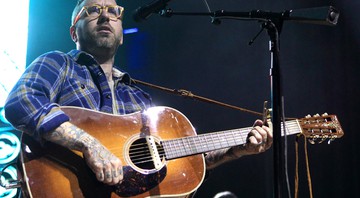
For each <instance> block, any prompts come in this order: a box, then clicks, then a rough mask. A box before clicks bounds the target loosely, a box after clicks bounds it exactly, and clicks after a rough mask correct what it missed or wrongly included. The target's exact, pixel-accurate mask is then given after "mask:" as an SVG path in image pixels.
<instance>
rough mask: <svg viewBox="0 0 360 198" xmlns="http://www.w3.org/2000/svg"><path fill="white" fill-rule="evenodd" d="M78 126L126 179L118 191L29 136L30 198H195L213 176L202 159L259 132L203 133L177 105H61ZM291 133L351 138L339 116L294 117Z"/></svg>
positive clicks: (24, 161) (65, 153) (25, 166)
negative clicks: (121, 109) (115, 108)
mask: <svg viewBox="0 0 360 198" xmlns="http://www.w3.org/2000/svg"><path fill="white" fill-rule="evenodd" d="M61 109H62V110H63V111H64V112H65V113H66V114H67V115H69V116H70V118H71V120H70V122H71V123H73V124H75V125H76V126H78V127H80V128H82V129H83V130H85V131H87V132H88V133H89V134H91V135H92V136H94V137H95V138H97V139H98V140H100V141H101V143H102V144H103V145H105V146H106V147H107V148H108V149H109V150H110V151H111V152H112V153H114V154H115V155H116V156H117V157H118V158H119V159H120V160H121V161H122V163H123V171H124V180H123V181H122V183H121V184H118V185H115V186H109V185H105V184H103V183H101V182H98V181H97V180H96V177H95V175H94V174H93V172H92V171H91V170H90V169H89V168H88V166H87V165H86V162H85V160H84V159H83V157H82V155H81V153H79V152H77V151H71V150H68V149H65V148H63V147H61V146H58V145H56V144H53V143H50V142H46V143H44V144H39V143H38V142H35V141H34V140H33V139H32V138H31V137H28V136H27V135H26V134H23V135H22V143H23V144H22V152H21V155H20V159H21V160H20V164H21V167H22V168H21V170H20V172H21V175H22V191H23V194H24V195H25V197H34V198H43V197H44V198H45V197H52V198H55V197H59V198H60V197H61V198H68V197H69V198H70V197H96V198H108V197H187V196H191V194H192V193H193V192H194V191H195V190H196V189H197V188H199V186H200V185H201V183H202V182H203V180H204V177H205V173H206V171H205V161H204V156H203V155H202V154H203V153H205V152H209V151H212V150H216V149H221V148H226V147H231V146H236V145H242V144H244V143H246V137H247V134H248V132H249V131H250V130H251V127H248V128H242V129H233V130H227V131H220V132H213V133H206V134H201V135H197V134H196V131H195V129H194V127H193V126H192V124H191V123H190V122H189V120H188V119H187V118H186V117H185V116H184V115H183V114H182V113H181V112H179V111H177V110H175V109H173V108H169V107H152V108H149V109H147V110H146V111H143V112H138V113H133V114H128V115H112V114H107V113H101V112H97V111H93V110H89V109H84V108H79V107H61ZM284 124H285V125H283V126H285V128H286V130H282V133H283V135H284V134H285V133H284V132H286V135H291V134H299V133H302V134H304V135H305V136H306V137H307V138H309V139H310V140H311V141H320V142H321V141H324V140H328V141H332V140H334V139H336V138H340V137H341V136H342V135H343V131H342V129H341V126H340V123H339V121H338V119H337V117H336V116H335V115H322V116H313V117H306V118H303V119H294V120H290V121H286V122H285V123H284Z"/></svg>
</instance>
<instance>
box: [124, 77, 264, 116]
mask: <svg viewBox="0 0 360 198" xmlns="http://www.w3.org/2000/svg"><path fill="white" fill-rule="evenodd" d="M131 80H132V82H134V83H135V84H142V85H145V86H148V87H151V88H155V89H158V90H161V91H165V92H168V93H171V94H174V95H178V96H183V97H187V98H190V99H195V100H199V101H202V102H207V103H211V104H216V105H220V106H223V107H228V108H231V109H235V110H240V111H243V112H246V113H251V114H254V115H258V116H263V113H260V112H256V111H252V110H249V109H244V108H241V107H237V106H234V105H230V104H226V103H223V102H219V101H216V100H212V99H209V98H205V97H202V96H198V95H195V94H193V93H191V91H187V90H185V89H170V88H166V87H162V86H159V85H154V84H151V83H148V82H144V81H140V80H137V79H133V78H132V79H131Z"/></svg>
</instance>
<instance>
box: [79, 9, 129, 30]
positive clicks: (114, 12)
mask: <svg viewBox="0 0 360 198" xmlns="http://www.w3.org/2000/svg"><path fill="white" fill-rule="evenodd" d="M103 10H105V11H106V12H107V13H108V16H109V18H110V19H111V20H113V21H116V20H118V19H122V17H123V14H124V8H123V7H121V6H118V5H109V6H101V5H97V4H95V5H89V6H84V7H82V8H81V10H80V12H79V13H78V14H77V15H76V17H75V19H74V21H73V24H72V26H74V25H75V24H76V23H77V22H78V21H79V19H80V17H81V15H82V13H83V12H84V11H85V13H86V14H87V16H88V17H91V18H93V19H96V18H98V17H99V16H100V15H101V13H102V11H103Z"/></svg>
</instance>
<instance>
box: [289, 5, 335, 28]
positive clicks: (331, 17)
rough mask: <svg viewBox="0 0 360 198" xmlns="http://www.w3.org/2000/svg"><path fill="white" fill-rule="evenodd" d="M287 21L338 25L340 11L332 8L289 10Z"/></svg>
mask: <svg viewBox="0 0 360 198" xmlns="http://www.w3.org/2000/svg"><path fill="white" fill-rule="evenodd" d="M285 19H287V20H290V21H297V22H301V23H312V24H318V25H336V24H337V22H338V19H339V11H338V10H337V9H335V8H334V7H332V6H329V7H317V8H306V9H299V10H289V11H287V12H286V13H285Z"/></svg>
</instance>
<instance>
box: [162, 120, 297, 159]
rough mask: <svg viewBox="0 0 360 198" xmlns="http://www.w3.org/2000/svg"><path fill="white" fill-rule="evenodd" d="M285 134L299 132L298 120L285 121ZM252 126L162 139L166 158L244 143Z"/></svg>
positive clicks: (282, 133)
mask: <svg viewBox="0 0 360 198" xmlns="http://www.w3.org/2000/svg"><path fill="white" fill-rule="evenodd" d="M285 126H286V129H287V130H286V132H287V133H286V134H287V135H292V134H297V133H301V127H300V125H299V123H298V120H291V121H286V122H285ZM251 129H252V127H246V128H241V129H232V130H226V131H219V132H213V133H207V134H201V135H197V136H189V137H184V138H178V139H173V140H165V141H162V146H163V148H164V151H165V156H166V159H168V160H170V159H175V158H180V157H186V156H191V155H196V154H200V153H206V152H209V151H213V150H217V149H222V148H228V147H232V146H238V145H242V144H245V143H246V139H247V135H248V133H249V132H250V130H251ZM284 134H285V133H284V129H283V124H282V125H281V135H282V136H284Z"/></svg>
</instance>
